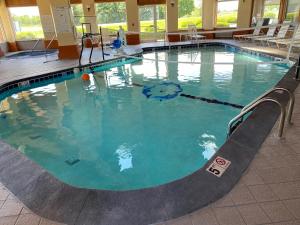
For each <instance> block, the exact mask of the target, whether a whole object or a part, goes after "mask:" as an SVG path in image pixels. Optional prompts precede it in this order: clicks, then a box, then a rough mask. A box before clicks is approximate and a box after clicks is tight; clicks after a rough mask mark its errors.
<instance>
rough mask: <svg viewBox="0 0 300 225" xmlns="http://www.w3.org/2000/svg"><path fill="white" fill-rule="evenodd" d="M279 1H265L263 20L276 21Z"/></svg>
mask: <svg viewBox="0 0 300 225" xmlns="http://www.w3.org/2000/svg"><path fill="white" fill-rule="evenodd" d="M279 9H280V0H265V5H264V12H263V17H264V18H271V19H278V15H279Z"/></svg>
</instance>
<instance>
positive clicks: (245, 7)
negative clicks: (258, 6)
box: [237, 0, 253, 28]
mask: <svg viewBox="0 0 300 225" xmlns="http://www.w3.org/2000/svg"><path fill="white" fill-rule="evenodd" d="M252 9H253V0H239V9H238V17H237V27H238V28H246V27H249V26H251V21H252Z"/></svg>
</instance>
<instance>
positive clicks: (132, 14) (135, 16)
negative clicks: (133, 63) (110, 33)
mask: <svg viewBox="0 0 300 225" xmlns="http://www.w3.org/2000/svg"><path fill="white" fill-rule="evenodd" d="M126 14H127V28H128V31H129V33H128V34H126V39H127V44H128V45H137V44H139V43H140V35H139V33H130V32H140V20H139V7H138V4H137V0H126Z"/></svg>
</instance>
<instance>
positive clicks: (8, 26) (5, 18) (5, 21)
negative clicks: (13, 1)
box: [0, 0, 18, 52]
mask: <svg viewBox="0 0 300 225" xmlns="http://www.w3.org/2000/svg"><path fill="white" fill-rule="evenodd" d="M0 18H1V21H2V25H3V30H4V32H5V35H6V39H7V40H6V41H7V45H8V51H10V52H15V51H18V46H17V43H16V36H15V31H14V28H13V27H14V26H13V23H12V22H11V19H10V16H9V12H8V8H7V7H6V4H5V1H4V0H2V1H0Z"/></svg>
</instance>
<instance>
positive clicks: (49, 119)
mask: <svg viewBox="0 0 300 225" xmlns="http://www.w3.org/2000/svg"><path fill="white" fill-rule="evenodd" d="M144 57H146V58H153V59H166V60H172V61H197V62H200V60H201V61H202V62H205V63H206V64H202V65H200V64H174V63H165V62H154V61H147V60H143V61H137V62H134V63H131V64H125V65H123V66H119V67H115V68H112V69H110V70H107V71H104V72H96V73H94V74H93V75H92V74H91V75H90V77H91V79H90V82H84V81H82V80H81V78H80V75H76V76H75V78H74V79H70V80H65V81H60V82H57V83H52V84H48V85H45V86H41V87H35V88H31V89H28V90H25V91H21V92H19V93H16V94H13V95H11V96H9V97H6V98H4V99H3V100H2V106H1V113H2V114H1V115H2V116H1V118H0V138H1V139H3V140H4V141H6V142H7V143H9V144H11V145H12V146H14V147H15V148H16V149H18V150H19V151H21V152H23V153H24V154H25V155H26V156H28V157H29V158H30V159H32V160H34V161H35V162H37V163H38V164H39V165H41V166H42V167H43V168H45V169H47V170H48V171H49V172H50V173H51V174H53V175H54V176H55V177H57V178H58V179H60V180H62V181H64V182H66V183H68V184H71V185H74V186H78V187H85V188H95V189H109V190H132V189H139V188H146V187H153V186H157V185H161V184H164V183H167V182H171V181H173V180H176V179H179V178H182V177H184V176H187V175H189V174H191V173H193V172H195V171H196V170H198V169H200V168H201V167H202V166H203V165H204V164H205V163H206V162H207V161H208V160H209V159H210V158H211V157H212V156H213V155H214V154H215V152H216V151H217V150H218V149H219V148H220V146H222V144H223V143H224V142H225V140H226V132H227V123H228V122H229V121H230V119H232V118H233V117H234V116H235V115H236V114H238V113H239V111H240V107H241V106H243V105H245V104H247V103H249V102H250V101H251V100H253V99H254V98H255V97H257V96H259V95H260V94H262V93H263V92H265V91H266V90H268V89H269V88H271V87H273V86H274V85H275V84H276V83H277V82H278V81H279V80H280V79H281V78H282V77H283V76H284V74H285V73H286V72H287V70H288V67H287V66H286V67H284V66H278V65H258V64H252V62H261V61H270V60H271V59H269V58H263V57H258V56H252V55H249V54H247V53H241V52H234V51H228V50H226V49H225V48H224V47H206V48H203V49H200V50H194V49H182V50H173V51H159V52H152V53H145V54H144ZM209 62H210V63H212V64H208V63H209ZM213 62H232V65H220V64H219V65H218V64H215V65H214V64H213ZM241 63H243V64H242V65H241ZM247 63H248V64H247Z"/></svg>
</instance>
